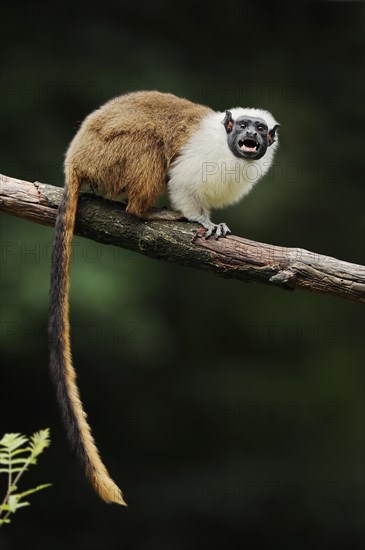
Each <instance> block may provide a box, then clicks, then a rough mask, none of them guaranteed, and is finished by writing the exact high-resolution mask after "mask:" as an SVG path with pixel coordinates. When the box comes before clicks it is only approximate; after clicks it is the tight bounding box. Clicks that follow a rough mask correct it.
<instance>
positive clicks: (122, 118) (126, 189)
mask: <svg viewBox="0 0 365 550" xmlns="http://www.w3.org/2000/svg"><path fill="white" fill-rule="evenodd" d="M209 112H211V109H209V108H208V107H205V106H203V105H199V104H196V103H192V102H191V101H188V100H186V99H181V98H178V97H176V96H174V95H172V94H165V93H161V92H155V91H149V92H134V93H130V94H127V95H124V96H120V97H117V98H115V99H113V100H111V101H109V102H108V103H106V104H105V105H103V106H102V107H100V109H98V110H97V111H94V112H93V113H91V114H90V115H89V116H88V117H87V118H86V119H85V120H84V122H83V123H82V125H81V127H80V129H79V131H78V132H77V134H76V136H75V137H74V139H73V141H72V142H71V145H70V147H69V149H68V151H67V153H66V159H65V173H66V180H67V179H68V174H69V173H70V171H72V172H73V173H77V175H78V178H79V181H80V182H81V185H89V186H91V187H92V188H94V189H95V190H97V191H99V192H100V193H101V194H102V195H104V196H105V197H107V198H111V199H116V198H117V197H118V196H120V194H121V193H122V192H123V193H125V194H126V196H127V198H128V207H127V210H128V211H129V212H130V213H131V214H134V215H136V216H142V215H143V213H144V212H146V211H147V210H149V209H150V208H151V207H152V205H153V203H154V202H155V200H156V199H157V197H158V196H159V195H160V194H161V193H162V192H163V191H164V190H165V184H166V175H167V171H168V168H169V166H170V164H171V161H172V160H173V159H174V157H175V156H176V155H177V153H178V151H179V149H180V148H181V147H182V146H183V145H184V144H185V143H186V142H187V140H188V139H189V138H190V136H191V134H192V132H193V131H194V130H195V129H196V128H197V126H198V125H199V123H200V122H201V120H202V118H203V117H204V116H205V115H207V114H208V113H209ZM70 169H72V170H70Z"/></svg>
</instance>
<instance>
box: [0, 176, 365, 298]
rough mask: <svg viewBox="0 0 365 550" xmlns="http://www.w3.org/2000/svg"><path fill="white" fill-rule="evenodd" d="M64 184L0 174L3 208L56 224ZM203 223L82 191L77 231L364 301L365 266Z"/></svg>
mask: <svg viewBox="0 0 365 550" xmlns="http://www.w3.org/2000/svg"><path fill="white" fill-rule="evenodd" d="M61 195H62V189H60V188H58V187H54V186H52V185H47V184H43V183H39V182H35V183H30V182H27V181H24V180H18V179H15V178H11V177H7V176H1V175H0V209H1V210H3V211H4V212H7V213H8V214H11V215H13V216H19V217H21V218H24V219H26V220H31V221H35V222H37V223H41V224H44V225H54V223H55V219H56V215H57V208H58V205H59V203H60V199H61ZM197 230H198V226H197V225H196V224H193V223H188V222H184V221H179V222H171V221H153V222H152V221H149V222H144V221H140V220H137V219H135V218H133V217H132V216H130V215H128V214H127V213H126V212H125V209H124V205H123V204H121V203H118V202H112V201H108V200H105V199H103V198H101V197H96V196H95V195H90V194H86V193H82V194H81V196H80V201H79V207H78V213H77V222H76V231H75V232H76V234H77V235H82V236H83V237H87V238H89V239H93V240H95V241H98V242H101V243H106V244H113V245H115V246H119V247H123V248H128V249H130V250H134V251H136V252H140V253H141V254H145V255H147V256H151V257H153V258H157V259H159V260H168V261H172V262H176V263H180V264H184V265H188V266H191V267H196V268H199V269H205V270H208V271H212V272H214V273H215V274H216V275H219V276H222V277H227V278H235V279H239V280H242V281H249V282H254V283H267V284H270V285H275V286H278V287H281V288H284V289H290V290H292V289H295V288H302V289H305V290H311V291H313V292H322V293H326V294H332V295H333V296H340V297H343V298H347V299H349V300H354V301H357V302H365V267H364V266H361V265H356V264H351V263H349V262H344V261H342V260H337V259H336V258H331V257H329V256H322V255H320V254H316V253H313V252H309V251H307V250H303V249H301V248H284V247H281V246H274V245H270V244H265V243H258V242H255V241H250V240H248V239H243V238H241V237H236V236H234V235H229V236H228V237H227V238H224V239H219V240H218V241H216V240H214V239H212V238H210V239H208V240H205V239H204V238H200V237H198V238H196V239H194V236H195V235H196V232H197Z"/></svg>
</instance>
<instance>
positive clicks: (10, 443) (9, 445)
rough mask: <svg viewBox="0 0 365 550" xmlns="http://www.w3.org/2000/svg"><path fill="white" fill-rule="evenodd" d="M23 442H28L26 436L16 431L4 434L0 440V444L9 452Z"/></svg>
mask: <svg viewBox="0 0 365 550" xmlns="http://www.w3.org/2000/svg"><path fill="white" fill-rule="evenodd" d="M25 443H28V438H27V437H25V436H24V435H22V434H18V433H10V434H5V435H4V436H3V438H2V439H1V440H0V445H2V446H3V447H5V448H6V449H7V450H8V451H10V452H12V451H15V449H17V448H18V447H21V446H22V445H24V444H25Z"/></svg>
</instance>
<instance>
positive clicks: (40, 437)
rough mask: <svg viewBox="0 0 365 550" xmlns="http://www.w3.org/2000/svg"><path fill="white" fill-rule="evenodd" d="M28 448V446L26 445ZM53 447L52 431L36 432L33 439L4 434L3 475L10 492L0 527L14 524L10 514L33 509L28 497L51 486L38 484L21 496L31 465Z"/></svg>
mask: <svg viewBox="0 0 365 550" xmlns="http://www.w3.org/2000/svg"><path fill="white" fill-rule="evenodd" d="M24 445H26V447H25V446H24ZM49 445H50V439H49V429H48V428H46V429H45V430H40V431H39V432H35V433H34V434H33V435H32V436H31V437H30V438H28V437H26V436H24V435H22V434H19V433H7V434H4V435H3V437H2V438H1V440H0V465H1V468H0V474H5V475H6V479H7V490H6V493H5V496H4V498H3V500H2V502H1V504H0V527H2V526H4V525H8V524H9V523H10V522H11V514H15V512H16V511H17V510H19V508H24V506H30V502H28V501H27V500H24V498H25V497H28V496H29V495H32V494H34V493H38V491H42V490H43V489H46V488H47V487H50V486H51V485H50V483H47V484H43V485H37V487H33V488H32V489H27V490H26V491H22V492H21V493H20V492H19V491H18V484H19V482H20V480H21V478H22V477H23V475H24V474H25V472H27V471H28V469H29V466H32V465H35V464H37V457H38V456H39V455H40V454H42V453H43V451H44V449H46V448H47V447H48V446H49Z"/></svg>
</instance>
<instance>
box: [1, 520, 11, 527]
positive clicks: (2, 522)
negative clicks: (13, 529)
mask: <svg viewBox="0 0 365 550" xmlns="http://www.w3.org/2000/svg"><path fill="white" fill-rule="evenodd" d="M4 523H10V519H0V526H1V525H3V524H4Z"/></svg>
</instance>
